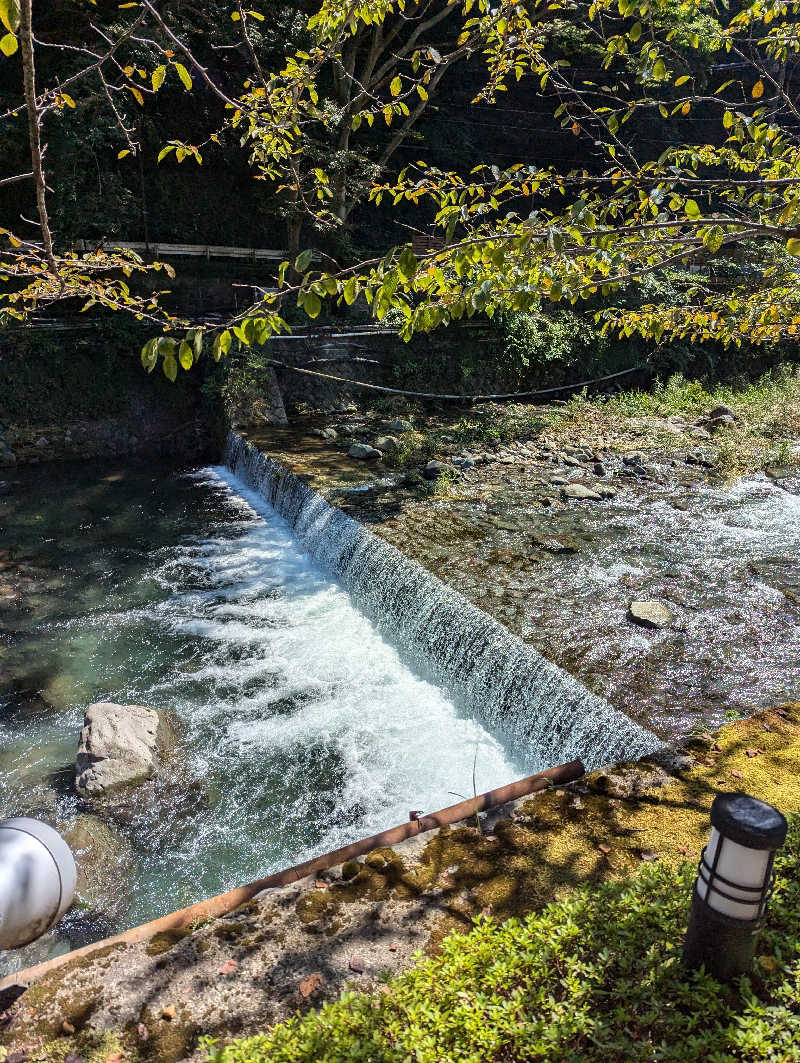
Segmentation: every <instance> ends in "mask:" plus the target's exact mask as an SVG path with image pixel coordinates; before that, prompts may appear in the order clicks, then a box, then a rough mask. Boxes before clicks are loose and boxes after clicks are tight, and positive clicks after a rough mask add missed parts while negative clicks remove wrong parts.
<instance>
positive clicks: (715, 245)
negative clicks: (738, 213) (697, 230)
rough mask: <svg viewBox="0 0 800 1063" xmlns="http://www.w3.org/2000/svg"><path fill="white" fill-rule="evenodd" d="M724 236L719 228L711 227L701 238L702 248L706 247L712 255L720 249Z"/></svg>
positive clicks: (717, 226)
mask: <svg viewBox="0 0 800 1063" xmlns="http://www.w3.org/2000/svg"><path fill="white" fill-rule="evenodd" d="M724 237H725V234H724V233H723V231H722V228H721V226H719V225H712V227H711V228H710V229H709V230H708V232H707V233H705V235H704V236H703V246H704V247H707V248H708V250H709V251H711V252H712V253H716V252H717V251H719V249H720V248H721V247H722V241H723V239H724Z"/></svg>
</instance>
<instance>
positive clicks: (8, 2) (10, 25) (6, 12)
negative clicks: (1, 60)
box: [0, 0, 19, 55]
mask: <svg viewBox="0 0 800 1063" xmlns="http://www.w3.org/2000/svg"><path fill="white" fill-rule="evenodd" d="M0 22H2V23H3V25H4V26H5V28H6V29H7V30H8V32H9V33H14V32H16V30H17V27H18V26H19V0H0ZM11 54H12V53H11V52H6V55H11Z"/></svg>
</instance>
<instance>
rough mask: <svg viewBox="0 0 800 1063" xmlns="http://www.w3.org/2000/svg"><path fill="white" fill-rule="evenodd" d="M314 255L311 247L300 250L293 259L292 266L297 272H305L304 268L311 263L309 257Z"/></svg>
mask: <svg viewBox="0 0 800 1063" xmlns="http://www.w3.org/2000/svg"><path fill="white" fill-rule="evenodd" d="M313 257H314V252H313V251H312V250H311V248H306V250H305V251H301V252H300V254H299V255H298V256H297V258H296V259H295V260H294V268H295V269H296V270H297V272H298V273H305V271H306V269H308V267H309V266H310V264H311V259H312V258H313Z"/></svg>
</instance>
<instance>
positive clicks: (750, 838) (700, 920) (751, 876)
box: [683, 794, 788, 982]
mask: <svg viewBox="0 0 800 1063" xmlns="http://www.w3.org/2000/svg"><path fill="white" fill-rule="evenodd" d="M787 826H788V825H787V823H786V820H785V818H784V817H783V816H782V815H781V813H780V812H779V811H778V810H777V808H773V806H772V805H768V804H767V802H766V801H759V800H758V799H757V798H755V797H750V796H749V795H748V794H718V795H717V796H716V797H715V798H714V803H713V804H712V806H711V836H710V837H709V839H708V845H707V846H706V847H705V849H704V850H703V852H702V855H701V857H700V863H699V865H698V868H697V880H696V882H695V884H694V893H693V894H692V907H691V912H690V914H689V927H688V929H687V931H686V938H685V940H684V944H683V962H684V964H685V965H686V967H689V968H695V967H700V966H701V964H704V965H705V968H706V970H707V971H708V972H709V973H710V974H712V975H714V977H715V978H718V979H720V980H721V981H726V982H727V981H731V980H732V979H734V978H737V977H738V976H739V975H740V974H746V973H747V972H748V971H749V970H750V968H751V966H752V963H753V952H754V950H755V938H756V932H757V931H758V929H759V928H760V926H761V922H762V919H763V916H764V912H765V911H766V907H767V901H768V900H769V895H770V892H771V889H772V865H773V862H774V860H775V853H776V851H777V850H778V849H780V847H781V846H782V845H783V842H784V840H785V838H786V831H787Z"/></svg>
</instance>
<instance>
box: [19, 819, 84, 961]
mask: <svg viewBox="0 0 800 1063" xmlns="http://www.w3.org/2000/svg"><path fill="white" fill-rule="evenodd" d="M76 879H77V870H76V867H75V858H74V857H73V855H72V851H71V850H70V847H69V846H68V845H67V843H66V842H65V841H64V839H63V838H62V837H61V835H60V834H59V833H58V831H55V830H53V828H52V827H49V826H48V825H47V824H46V823H41V822H39V820H37V819H27V818H23V817H20V818H18V819H5V820H3V821H2V822H0V949H20V948H22V946H23V945H28V944H30V942H31V941H35V940H36V939H37V938H39V937H41V936H42V934H44V933H45V932H46V931H48V930H49V929H50V927H51V926H53V925H54V924H55V923H57V922H58V920H59V919H60V918H61V916H62V915H63V914H64V912H66V910H67V908H69V906H70V904H72V898H73V895H74V893H75V882H76Z"/></svg>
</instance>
